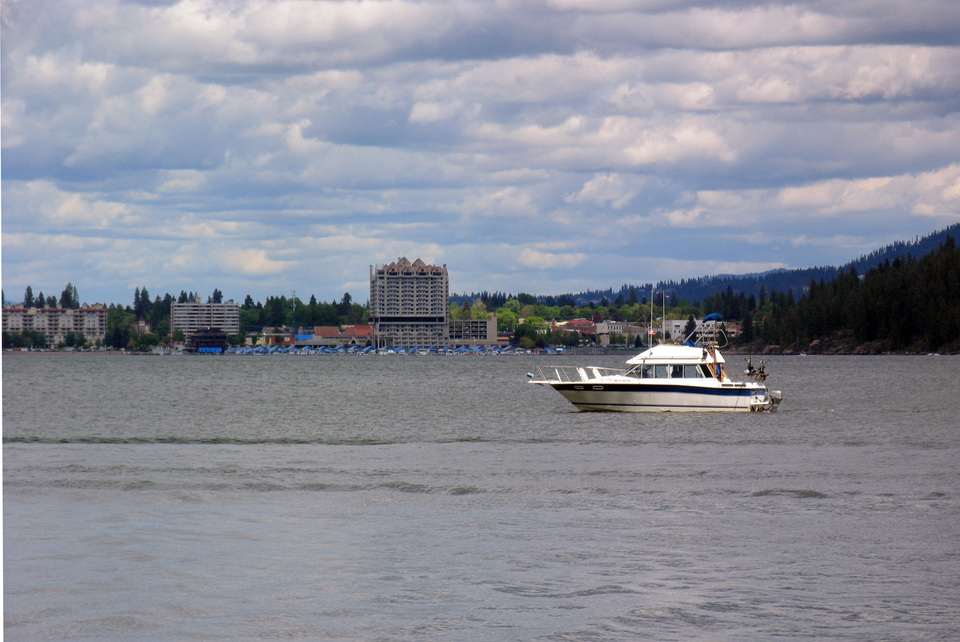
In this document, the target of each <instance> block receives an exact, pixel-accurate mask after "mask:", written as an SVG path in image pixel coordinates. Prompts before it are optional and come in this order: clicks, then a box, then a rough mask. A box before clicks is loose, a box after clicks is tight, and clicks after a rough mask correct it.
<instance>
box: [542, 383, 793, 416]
mask: <svg viewBox="0 0 960 642" xmlns="http://www.w3.org/2000/svg"><path fill="white" fill-rule="evenodd" d="M550 385H551V386H552V387H553V389H554V390H556V391H557V392H559V393H560V394H561V395H563V397H564V398H565V399H566V400H567V401H569V402H570V403H572V404H573V405H574V406H576V407H577V408H579V409H580V410H586V411H601V412H702V411H714V412H750V411H757V410H765V409H768V408H769V406H770V405H775V403H774V402H772V401H771V400H770V396H769V395H768V394H767V391H766V389H765V388H763V387H760V386H755V385H751V384H732V385H725V386H722V385H718V386H691V385H671V384H666V383H650V384H642V383H600V382H593V383H591V382H581V383H561V382H551V383H550Z"/></svg>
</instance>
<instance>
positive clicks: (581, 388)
mask: <svg viewBox="0 0 960 642" xmlns="http://www.w3.org/2000/svg"><path fill="white" fill-rule="evenodd" d="M551 385H552V386H553V387H554V389H555V390H557V391H558V392H563V391H571V392H587V393H593V394H597V393H606V392H609V393H624V392H627V393H633V394H654V393H657V394H662V393H680V394H688V395H691V394H695V395H715V396H721V397H752V396H753V395H755V394H757V395H764V394H766V392H767V391H766V390H765V389H761V388H695V387H692V386H672V385H669V384H651V385H648V386H637V385H635V384H632V383H604V384H591V383H559V384H551ZM631 405H632V404H631ZM651 405H659V404H651Z"/></svg>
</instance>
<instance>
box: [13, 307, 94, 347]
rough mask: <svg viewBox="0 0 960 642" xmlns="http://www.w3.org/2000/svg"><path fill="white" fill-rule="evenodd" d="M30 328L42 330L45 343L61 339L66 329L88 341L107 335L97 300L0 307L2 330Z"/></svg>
mask: <svg viewBox="0 0 960 642" xmlns="http://www.w3.org/2000/svg"><path fill="white" fill-rule="evenodd" d="M24 330H33V331H35V332H40V333H42V334H43V336H44V339H45V340H46V343H47V345H49V346H56V345H57V344H59V343H63V342H64V341H65V339H66V336H67V333H70V332H72V333H74V334H75V335H81V334H82V335H83V338H84V339H85V340H86V341H89V342H91V343H93V342H96V341H97V340H100V341H102V340H103V339H104V338H105V337H106V335H107V306H105V305H103V304H101V303H95V304H93V305H86V304H84V305H82V306H81V307H80V308H77V309H74V308H59V307H55V308H28V307H24V306H23V305H9V306H6V307H4V308H3V331H4V332H10V333H19V332H23V331H24Z"/></svg>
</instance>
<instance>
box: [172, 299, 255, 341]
mask: <svg viewBox="0 0 960 642" xmlns="http://www.w3.org/2000/svg"><path fill="white" fill-rule="evenodd" d="M214 328H215V329H218V330H220V331H221V332H223V333H224V334H226V335H227V336H232V335H235V334H237V333H238V332H240V306H239V305H237V304H236V303H234V302H233V301H227V302H226V303H201V302H200V301H199V300H197V301H192V302H187V303H171V304H170V332H171V333H174V332H176V331H177V330H180V331H182V332H183V334H184V335H186V336H188V337H189V336H190V335H191V334H194V333H196V332H199V331H200V330H209V329H214Z"/></svg>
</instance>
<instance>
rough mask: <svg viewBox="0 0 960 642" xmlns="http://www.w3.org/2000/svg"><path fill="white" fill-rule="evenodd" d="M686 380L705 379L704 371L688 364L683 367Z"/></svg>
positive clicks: (697, 366) (695, 365)
mask: <svg viewBox="0 0 960 642" xmlns="http://www.w3.org/2000/svg"><path fill="white" fill-rule="evenodd" d="M683 377H684V379H697V378H700V377H703V371H702V370H701V369H700V366H699V365H697V364H687V365H685V366H683Z"/></svg>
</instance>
